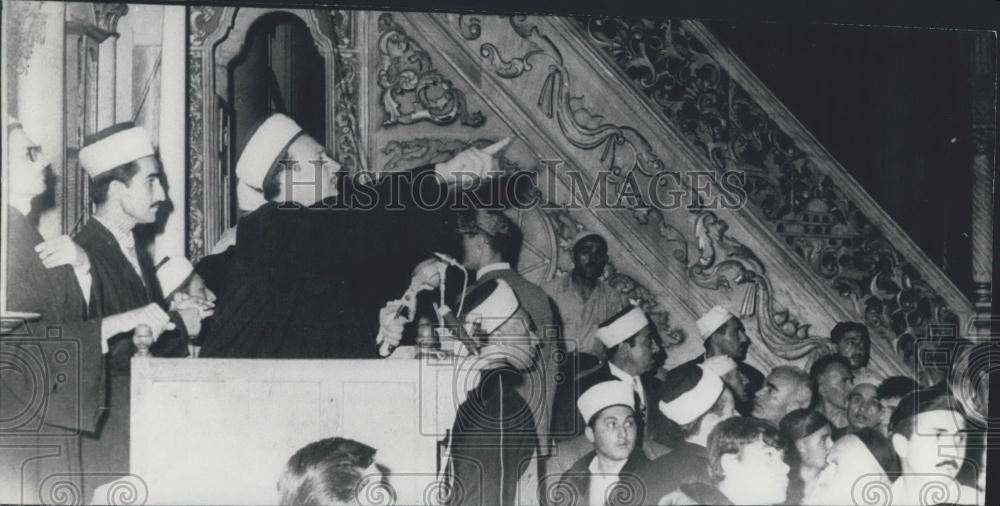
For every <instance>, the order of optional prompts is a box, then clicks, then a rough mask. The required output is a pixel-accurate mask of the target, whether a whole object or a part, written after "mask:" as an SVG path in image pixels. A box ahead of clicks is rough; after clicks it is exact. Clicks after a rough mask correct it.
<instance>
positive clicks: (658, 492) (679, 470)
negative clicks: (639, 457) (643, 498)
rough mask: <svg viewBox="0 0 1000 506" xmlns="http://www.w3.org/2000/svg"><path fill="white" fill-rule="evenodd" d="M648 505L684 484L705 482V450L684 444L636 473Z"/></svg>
mask: <svg viewBox="0 0 1000 506" xmlns="http://www.w3.org/2000/svg"><path fill="white" fill-rule="evenodd" d="M637 474H638V476H639V480H640V481H642V483H644V484H645V486H646V495H647V496H648V499H649V500H650V502H651V503H654V504H655V503H656V501H659V500H660V498H661V497H663V496H665V495H667V494H669V493H671V492H673V491H674V490H677V488H679V487H680V486H681V485H684V484H686V483H708V481H709V477H708V449H707V448H705V447H704V446H701V445H697V444H694V443H689V442H687V441H684V442H681V443H680V444H678V445H677V446H676V447H675V448H674V449H673V450H671V452H670V453H668V454H666V455H664V456H662V457H660V458H657V459H655V460H652V461H650V462H649V463H648V464H647V465H645V466H643V467H642V468H641V469H639V470H638V472H637Z"/></svg>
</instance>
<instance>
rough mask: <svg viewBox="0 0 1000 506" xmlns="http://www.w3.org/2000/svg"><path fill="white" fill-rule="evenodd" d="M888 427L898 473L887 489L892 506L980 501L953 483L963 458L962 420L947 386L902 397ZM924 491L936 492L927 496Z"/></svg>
mask: <svg viewBox="0 0 1000 506" xmlns="http://www.w3.org/2000/svg"><path fill="white" fill-rule="evenodd" d="M890 427H891V430H892V447H893V449H894V450H895V451H896V455H898V456H899V461H900V467H901V468H902V471H903V473H902V475H901V476H900V477H899V479H897V480H896V481H895V482H894V483H893V484H892V504H893V506H929V505H930V504H942V503H943V504H978V503H980V502H981V499H982V498H981V497H979V494H980V493H981V492H979V491H977V490H976V489H974V488H972V487H968V486H966V485H962V484H960V483H959V482H958V481H957V480H956V479H955V477H956V476H957V475H958V471H959V469H960V468H961V464H962V461H963V460H964V459H965V443H966V433H965V429H966V420H965V415H964V411H963V409H962V406H961V404H960V403H959V402H958V400H957V399H956V398H955V397H954V396H952V395H951V393H950V392H949V391H948V390H947V387H944V386H938V387H934V388H929V389H925V390H918V391H916V392H914V393H912V394H909V395H907V396H906V397H904V398H903V400H902V401H900V403H899V406H898V407H897V408H896V411H895V412H894V413H893V414H892V418H891V419H890ZM929 489H933V490H934V491H935V493H933V494H929V493H927V490H929ZM927 501H933V502H930V503H928V502H927Z"/></svg>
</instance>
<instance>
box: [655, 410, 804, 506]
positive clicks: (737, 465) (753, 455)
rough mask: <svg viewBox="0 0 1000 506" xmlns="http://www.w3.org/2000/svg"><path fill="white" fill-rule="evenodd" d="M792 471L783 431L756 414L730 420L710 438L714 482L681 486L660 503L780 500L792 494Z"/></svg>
mask: <svg viewBox="0 0 1000 506" xmlns="http://www.w3.org/2000/svg"><path fill="white" fill-rule="evenodd" d="M788 471H789V467H788V464H786V463H785V449H784V446H783V441H782V438H781V435H780V434H778V429H776V428H774V427H772V426H771V424H769V423H767V422H765V421H763V420H758V419H756V418H744V417H735V418H730V419H728V420H725V421H723V422H720V423H719V425H717V426H716V427H715V429H714V430H712V433H711V434H709V436H708V475H709V478H710V480H711V484H706V483H689V484H686V485H681V487H680V489H679V490H677V491H676V492H673V493H671V494H669V495H667V496H666V497H664V498H663V499H662V500H661V501H660V504H661V505H694V504H716V505H727V504H731V505H759V504H781V503H783V502H784V501H785V496H786V494H787V492H788Z"/></svg>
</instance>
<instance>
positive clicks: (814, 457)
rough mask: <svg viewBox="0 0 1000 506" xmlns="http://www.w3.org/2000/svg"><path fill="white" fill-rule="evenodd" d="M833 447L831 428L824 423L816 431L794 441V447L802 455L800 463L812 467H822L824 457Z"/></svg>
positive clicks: (823, 465) (824, 461) (824, 464)
mask: <svg viewBox="0 0 1000 506" xmlns="http://www.w3.org/2000/svg"><path fill="white" fill-rule="evenodd" d="M832 447H833V430H832V429H831V428H830V426H829V425H824V426H823V427H821V428H820V429H819V430H817V431H816V432H813V433H812V434H809V435H808V436H806V437H803V438H799V440H798V441H796V442H795V449H796V450H798V451H799V455H801V456H802V465H803V466H806V467H811V468H813V469H823V467H825V466H826V458H827V455H828V454H829V453H830V448H832Z"/></svg>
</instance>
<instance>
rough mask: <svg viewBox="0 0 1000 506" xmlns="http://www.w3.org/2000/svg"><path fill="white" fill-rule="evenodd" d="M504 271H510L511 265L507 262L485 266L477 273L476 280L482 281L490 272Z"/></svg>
mask: <svg viewBox="0 0 1000 506" xmlns="http://www.w3.org/2000/svg"><path fill="white" fill-rule="evenodd" d="M503 269H510V264H509V263H507V262H497V263H495V264H489V265H484V266H482V267H480V268H479V270H478V271H477V272H476V279H480V278H482V277H483V276H485V275H486V273H488V272H493V271H499V270H503Z"/></svg>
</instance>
